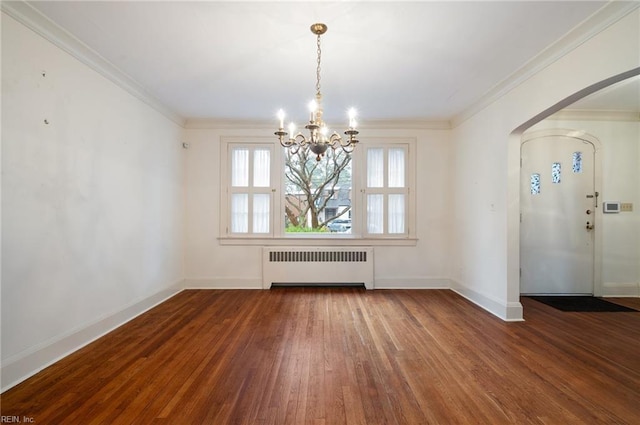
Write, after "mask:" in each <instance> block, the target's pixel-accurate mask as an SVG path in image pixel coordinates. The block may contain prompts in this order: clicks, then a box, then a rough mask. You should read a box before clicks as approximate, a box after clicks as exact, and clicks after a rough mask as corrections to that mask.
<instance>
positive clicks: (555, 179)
mask: <svg viewBox="0 0 640 425" xmlns="http://www.w3.org/2000/svg"><path fill="white" fill-rule="evenodd" d="M561 172H562V165H561V164H560V163H559V162H554V163H553V164H552V165H551V182H552V183H556V184H558V183H560V174H561Z"/></svg>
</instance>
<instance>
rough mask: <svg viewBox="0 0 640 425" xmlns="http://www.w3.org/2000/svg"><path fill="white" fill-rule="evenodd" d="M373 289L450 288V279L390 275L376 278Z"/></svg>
mask: <svg viewBox="0 0 640 425" xmlns="http://www.w3.org/2000/svg"><path fill="white" fill-rule="evenodd" d="M374 283H375V285H374V287H375V289H450V288H451V280H449V279H447V278H444V277H442V278H440V277H439V278H424V277H390V278H376V279H375V282H374Z"/></svg>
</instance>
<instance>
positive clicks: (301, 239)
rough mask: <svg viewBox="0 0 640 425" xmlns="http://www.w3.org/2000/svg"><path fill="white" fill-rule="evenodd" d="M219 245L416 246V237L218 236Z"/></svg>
mask: <svg viewBox="0 0 640 425" xmlns="http://www.w3.org/2000/svg"><path fill="white" fill-rule="evenodd" d="M218 241H219V242H220V245H241V246H336V245H340V246H416V245H417V243H418V239H417V238H413V237H405V238H362V237H358V236H352V235H341V236H337V235H332V236H319V235H295V236H293V235H292V236H286V237H264V238H261V237H255V236H254V237H249V236H247V237H220V238H218Z"/></svg>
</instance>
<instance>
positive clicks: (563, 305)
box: [528, 296, 638, 312]
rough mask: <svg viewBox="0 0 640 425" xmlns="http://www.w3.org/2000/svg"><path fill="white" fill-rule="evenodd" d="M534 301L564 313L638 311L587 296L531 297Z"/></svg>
mask: <svg viewBox="0 0 640 425" xmlns="http://www.w3.org/2000/svg"><path fill="white" fill-rule="evenodd" d="M528 298H531V299H533V300H536V301H539V302H541V303H544V304H547V305H549V306H551V307H554V308H557V309H558V310H562V311H584V312H590V311H593V312H598V311H604V312H617V311H638V310H634V309H633V308H629V307H625V306H623V305H620V304H616V303H612V302H610V301H606V300H604V299H602V298H597V297H585V296H530V297H528Z"/></svg>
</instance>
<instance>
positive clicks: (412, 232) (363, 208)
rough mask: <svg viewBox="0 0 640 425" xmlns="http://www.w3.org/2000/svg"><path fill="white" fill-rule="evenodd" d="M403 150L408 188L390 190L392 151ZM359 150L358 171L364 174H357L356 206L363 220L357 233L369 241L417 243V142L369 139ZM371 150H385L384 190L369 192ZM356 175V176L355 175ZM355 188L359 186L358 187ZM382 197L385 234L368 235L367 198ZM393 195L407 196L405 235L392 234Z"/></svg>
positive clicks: (405, 179)
mask: <svg viewBox="0 0 640 425" xmlns="http://www.w3.org/2000/svg"><path fill="white" fill-rule="evenodd" d="M394 148H402V149H403V150H404V151H405V158H404V161H405V164H404V165H405V176H404V183H405V186H404V187H402V188H399V187H398V188H392V187H389V186H388V171H387V167H388V152H389V149H394ZM356 149H358V155H357V156H354V158H353V159H354V160H356V162H357V163H356V164H354V167H356V166H357V168H358V170H362V171H361V172H359V173H357V180H358V181H357V186H358V192H359V193H360V194H361V196H359V197H358V202H356V204H355V205H354V207H356V206H357V208H358V209H357V215H358V217H359V219H358V222H357V224H354V226H355V228H356V229H357V233H358V234H360V235H361V237H362V238H364V239H367V240H372V239H377V240H403V239H405V240H415V238H416V189H415V188H416V166H415V164H416V159H415V157H416V140H415V139H414V138H368V139H367V141H366V142H362V143H360V144H359V145H358V147H357V148H356ZM369 149H383V152H384V155H383V162H384V170H385V173H384V177H383V180H384V183H383V187H381V188H368V187H367V174H368V170H367V152H368V150H369ZM354 175H356V173H355V172H354ZM354 185H355V183H354ZM369 194H380V195H383V196H384V208H385V214H384V221H383V232H382V233H369V232H368V231H367V219H368V217H367V195H369ZM390 194H404V195H405V218H404V225H405V228H404V232H403V233H389V231H388V217H387V214H388V207H389V204H388V196H389V195H390Z"/></svg>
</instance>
